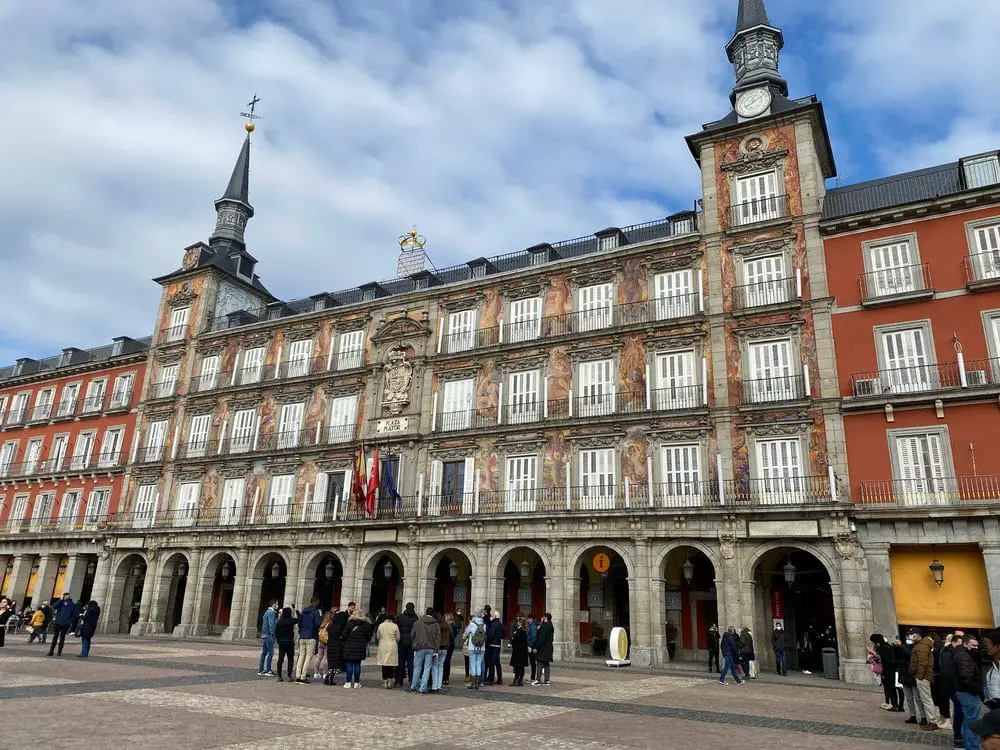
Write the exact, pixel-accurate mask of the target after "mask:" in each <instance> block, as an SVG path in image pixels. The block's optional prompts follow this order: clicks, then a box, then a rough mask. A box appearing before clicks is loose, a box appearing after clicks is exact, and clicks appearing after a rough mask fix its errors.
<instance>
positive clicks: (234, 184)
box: [220, 133, 253, 216]
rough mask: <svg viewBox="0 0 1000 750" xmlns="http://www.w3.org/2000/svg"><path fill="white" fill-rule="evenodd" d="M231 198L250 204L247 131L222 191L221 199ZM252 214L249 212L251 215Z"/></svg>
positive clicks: (248, 135) (248, 137) (248, 140)
mask: <svg viewBox="0 0 1000 750" xmlns="http://www.w3.org/2000/svg"><path fill="white" fill-rule="evenodd" d="M227 198H228V199H231V200H236V201H242V202H243V203H246V204H247V205H248V206H249V205H250V134H249V133H247V137H246V138H244V139H243V148H241V149H240V155H239V156H238V157H237V159H236V165H235V166H234V167H233V173H232V175H231V176H230V177H229V184H228V185H226V192H225V193H223V195H222V198H221V199H220V200H223V199H227ZM252 215H253V214H251V216H252Z"/></svg>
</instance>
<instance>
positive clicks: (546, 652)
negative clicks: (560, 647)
mask: <svg viewBox="0 0 1000 750" xmlns="http://www.w3.org/2000/svg"><path fill="white" fill-rule="evenodd" d="M555 634H556V631H555V628H553V627H552V623H551V622H543V623H542V624H541V625H539V626H538V635H537V636H536V637H535V658H536V659H538V661H552V642H553V640H555Z"/></svg>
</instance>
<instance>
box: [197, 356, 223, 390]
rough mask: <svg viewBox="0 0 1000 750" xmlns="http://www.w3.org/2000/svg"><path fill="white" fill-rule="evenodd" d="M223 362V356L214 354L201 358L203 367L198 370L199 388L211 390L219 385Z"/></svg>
mask: <svg viewBox="0 0 1000 750" xmlns="http://www.w3.org/2000/svg"><path fill="white" fill-rule="evenodd" d="M221 364H222V357H221V356H219V355H218V354H212V355H211V356H208V357H202V358H201V367H200V368H199V370H198V390H199V391H211V390H213V389H214V388H216V387H218V385H219V368H220V366H221Z"/></svg>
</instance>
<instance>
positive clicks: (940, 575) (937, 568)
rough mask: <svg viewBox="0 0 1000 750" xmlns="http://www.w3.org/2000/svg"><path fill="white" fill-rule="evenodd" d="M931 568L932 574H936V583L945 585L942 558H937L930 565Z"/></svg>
mask: <svg viewBox="0 0 1000 750" xmlns="http://www.w3.org/2000/svg"><path fill="white" fill-rule="evenodd" d="M928 567H929V568H930V570H931V575H932V576H934V583H936V584H937V585H938V586H943V585H944V564H943V563H941V561H940V560H935V561H934V562H932V563H931V564H930V565H929V566H928Z"/></svg>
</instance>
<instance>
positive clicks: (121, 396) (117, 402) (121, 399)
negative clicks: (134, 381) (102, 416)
mask: <svg viewBox="0 0 1000 750" xmlns="http://www.w3.org/2000/svg"><path fill="white" fill-rule="evenodd" d="M131 406H132V389H131V388H129V389H128V390H125V391H115V392H114V393H112V394H111V398H110V399H108V405H107V407H106V408H105V410H106V411H127V410H128V409H130V408H131Z"/></svg>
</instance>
